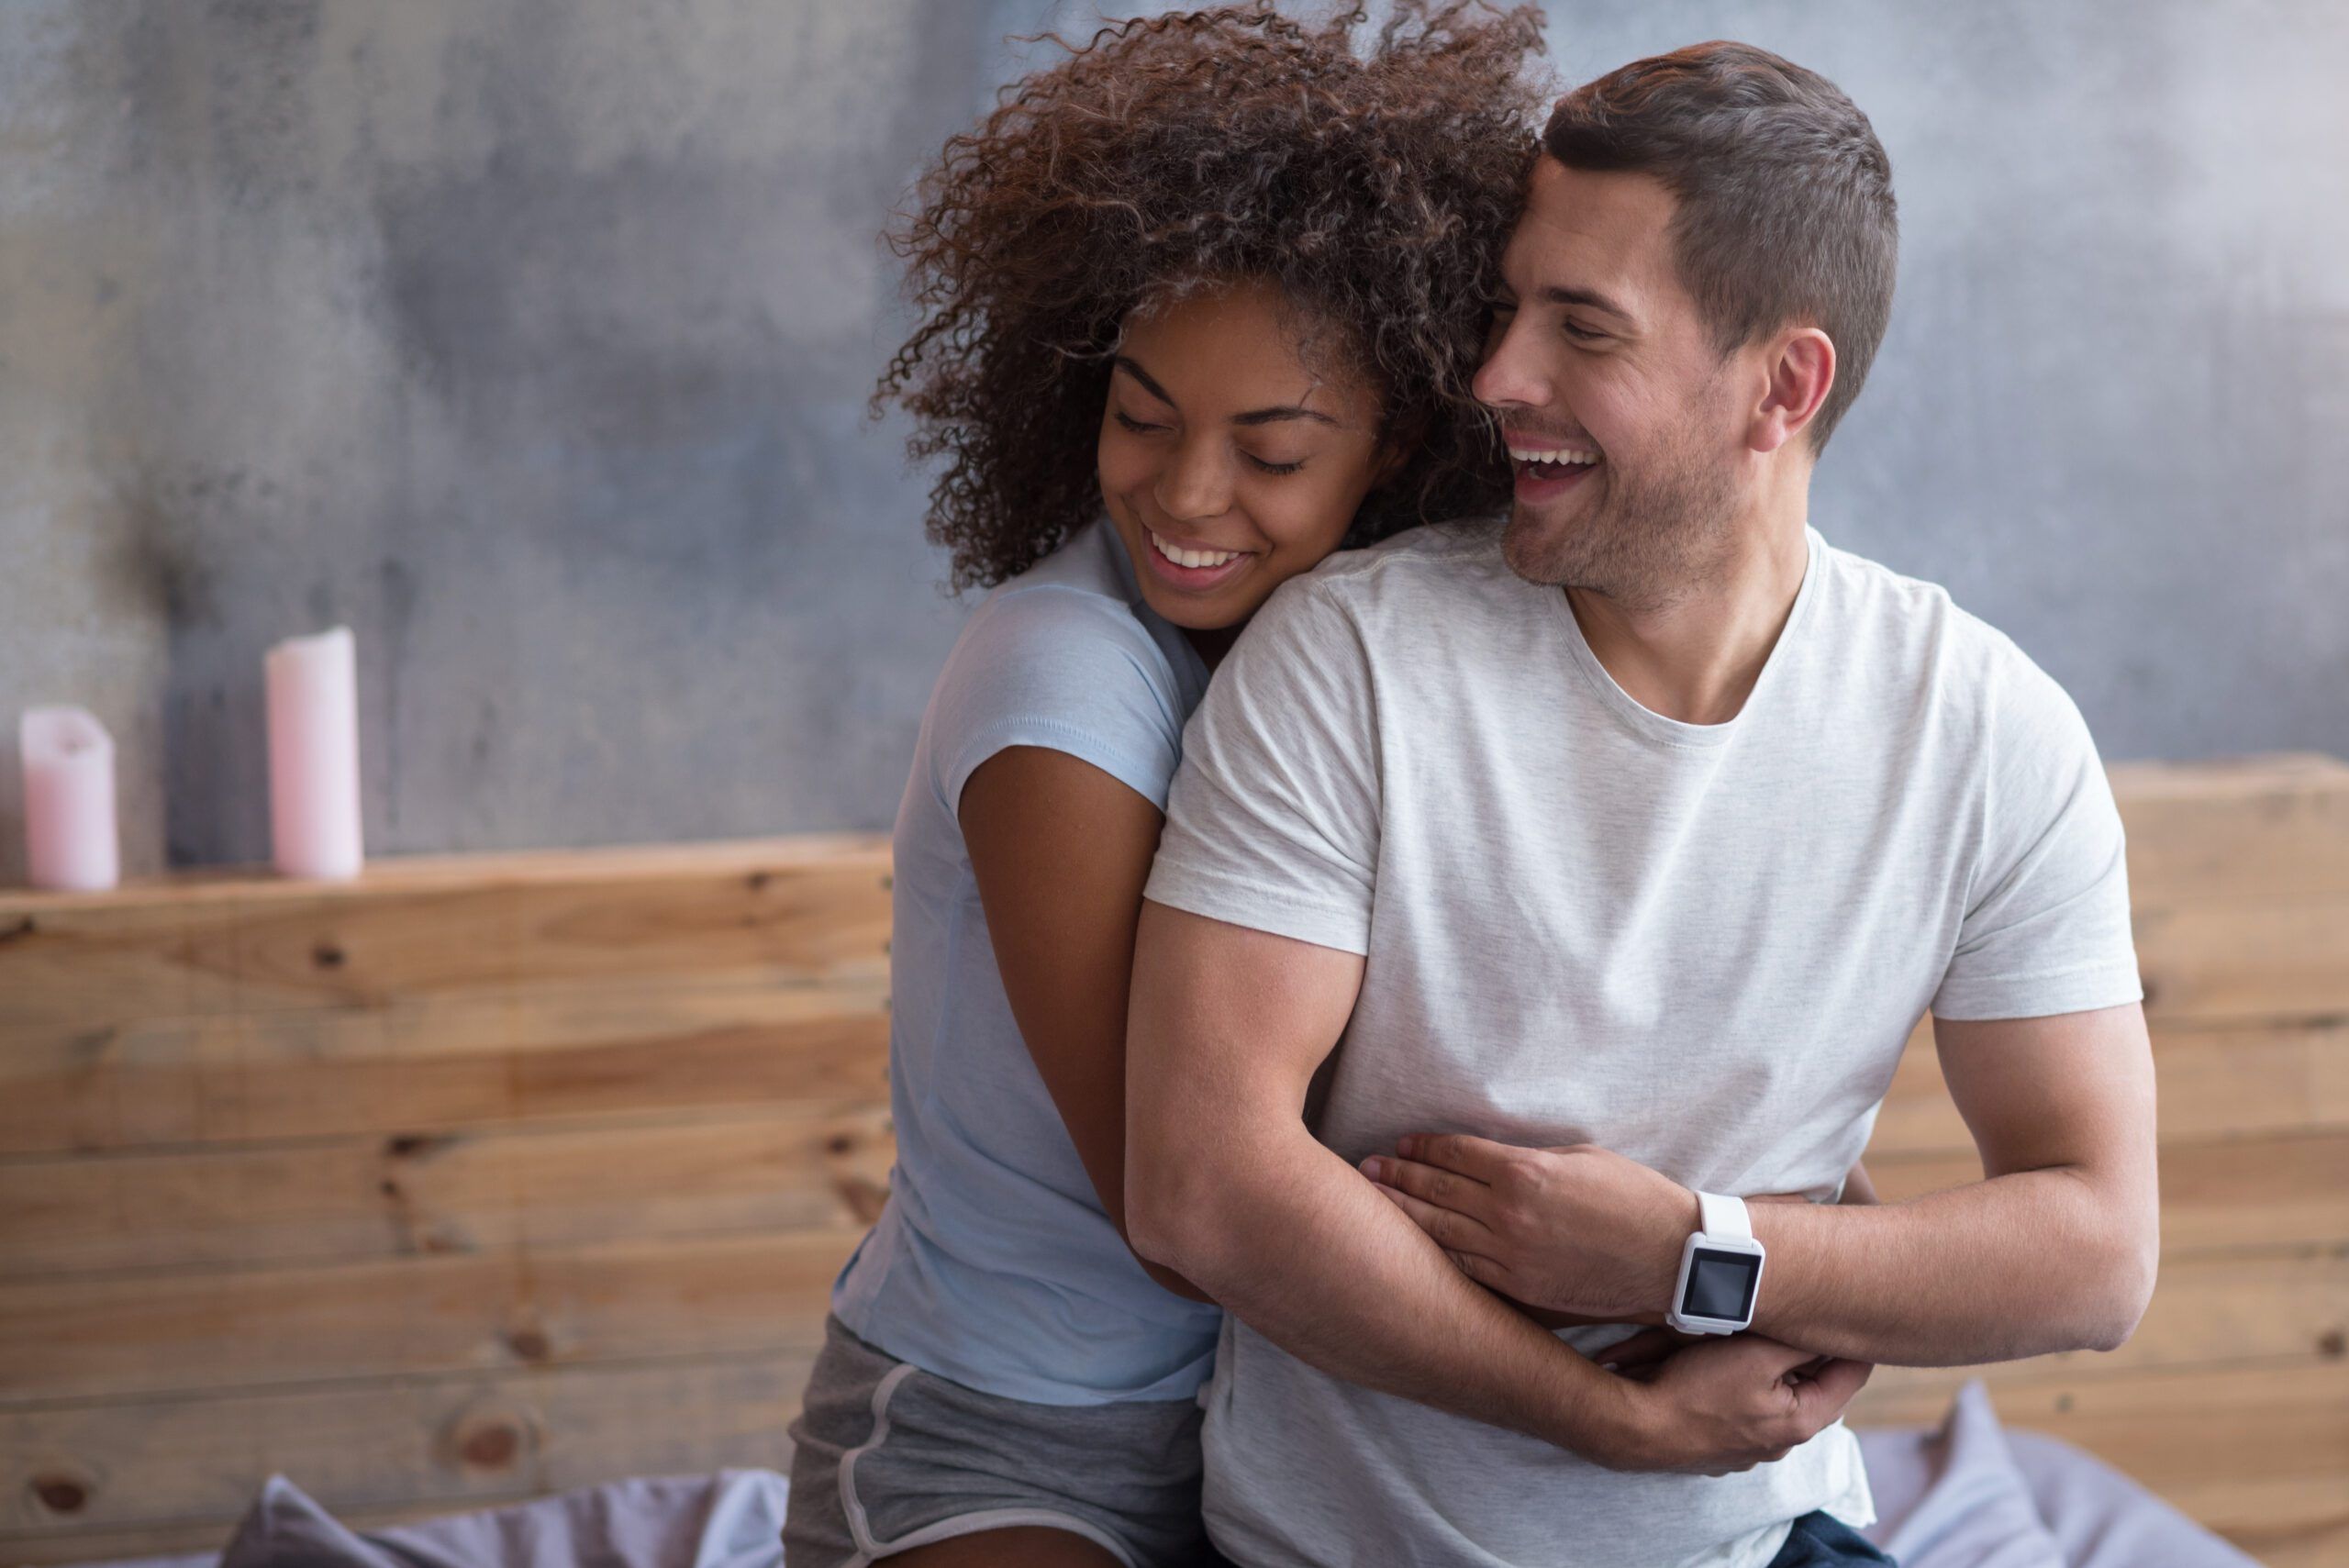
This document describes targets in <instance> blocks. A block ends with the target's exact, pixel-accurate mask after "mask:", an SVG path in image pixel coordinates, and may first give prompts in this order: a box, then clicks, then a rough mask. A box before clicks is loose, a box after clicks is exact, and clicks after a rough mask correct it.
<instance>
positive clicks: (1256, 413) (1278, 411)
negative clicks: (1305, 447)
mask: <svg viewBox="0 0 2349 1568" xmlns="http://www.w3.org/2000/svg"><path fill="white" fill-rule="evenodd" d="M1109 362H1110V363H1111V364H1112V365H1115V366H1116V367H1117V368H1118V369H1119V370H1121V371H1123V372H1125V373H1127V374H1128V375H1130V376H1131V377H1133V378H1134V380H1136V381H1138V382H1140V383H1141V389H1142V390H1143V391H1144V392H1147V393H1149V394H1150V395H1152V397H1155V398H1157V399H1158V400H1159V401H1160V402H1161V403H1163V404H1164V405H1166V406H1168V407H1169V408H1180V407H1182V405H1181V404H1179V403H1177V402H1175V399H1174V398H1172V397H1170V396H1168V395H1167V393H1166V389H1165V388H1164V387H1163V386H1161V385H1159V384H1158V381H1157V378H1156V377H1154V376H1152V374H1151V373H1149V372H1148V371H1146V370H1144V369H1142V368H1141V366H1140V365H1138V364H1136V363H1134V361H1132V360H1131V359H1130V358H1128V357H1127V356H1126V355H1124V354H1116V355H1113V356H1111V358H1110V361H1109ZM1284 419H1319V421H1321V423H1323V424H1324V425H1332V426H1339V427H1340V428H1343V427H1342V425H1341V421H1339V420H1336V419H1332V418H1331V417H1330V416H1328V415H1327V414H1324V413H1322V412H1321V410H1319V408H1308V407H1306V406H1304V405H1302V404H1298V403H1286V404H1282V405H1280V406H1277V407H1274V408H1252V409H1250V410H1249V411H1248V412H1247V413H1245V414H1234V415H1233V416H1232V417H1231V422H1232V423H1233V424H1235V425H1241V426H1255V425H1273V424H1277V423H1279V422H1280V421H1281V420H1284Z"/></svg>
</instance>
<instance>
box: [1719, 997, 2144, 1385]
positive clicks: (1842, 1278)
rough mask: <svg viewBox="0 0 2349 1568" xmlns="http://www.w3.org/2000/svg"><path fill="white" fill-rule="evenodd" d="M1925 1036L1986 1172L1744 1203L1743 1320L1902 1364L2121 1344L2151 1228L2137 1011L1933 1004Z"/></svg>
mask: <svg viewBox="0 0 2349 1568" xmlns="http://www.w3.org/2000/svg"><path fill="white" fill-rule="evenodd" d="M1933 1040H1934V1046H1935V1049H1936V1051H1938V1052H1939V1054H1940V1056H1941V1062H1942V1073H1943V1077H1944V1078H1945V1079H1946V1080H1947V1081H1948V1083H1949V1089H1950V1096H1951V1098H1952V1099H1954V1101H1955V1102H1956V1103H1957V1108H1958V1112H1959V1114H1960V1115H1962V1116H1963V1117H1964V1118H1965V1125H1966V1126H1967V1128H1969V1129H1971V1130H1972V1131H1973V1134H1974V1140H1975V1144H1976V1147H1977V1148H1978V1149H1979V1150H1980V1151H1981V1154H1982V1169H1983V1173H1984V1179H1983V1180H1982V1181H1979V1182H1976V1183H1972V1184H1967V1185H1965V1186H1959V1187H1952V1188H1948V1189H1946V1190H1944V1191H1942V1192H1937V1193H1929V1194H1927V1195H1924V1196H1922V1197H1918V1198H1911V1199H1909V1201H1907V1202H1905V1203H1896V1204H1884V1205H1876V1206H1857V1207H1852V1206H1824V1205H1807V1204H1767V1205H1755V1206H1753V1207H1752V1209H1751V1212H1752V1214H1753V1231H1754V1234H1755V1235H1756V1236H1757V1237H1759V1238H1760V1239H1761V1240H1762V1243H1763V1245H1764V1246H1765V1248H1767V1249H1768V1251H1769V1262H1768V1263H1767V1264H1766V1265H1765V1270H1764V1289H1763V1291H1762V1293H1761V1299H1760V1301H1759V1302H1757V1303H1756V1307H1757V1311H1756V1313H1755V1316H1754V1320H1753V1327H1754V1328H1755V1329H1756V1330H1758V1331H1759V1332H1762V1333H1765V1334H1768V1335H1770V1336H1771V1337H1772V1338H1774V1339H1781V1340H1787V1342H1789V1343H1791V1344H1798V1345H1801V1346H1803V1347H1805V1348H1806V1349H1809V1350H1815V1351H1820V1352H1821V1353H1823V1354H1831V1355H1839V1356H1851V1357H1854V1358H1856V1359H1860V1360H1865V1361H1873V1362H1881V1363H1885V1364H1889V1365H1906V1366H1958V1365H1966V1364H1971V1363H1974V1362H1992V1361H2008V1360H2013V1359H2016V1358H2019V1357H2022V1356H2034V1355H2043V1354H2046V1353H2048V1352H2050V1351H2066V1350H2080V1349H2096V1350H2112V1349H2114V1348H2116V1347H2118V1346H2119V1345H2121V1343H2122V1342H2123V1341H2125V1340H2127V1339H2128V1338H2129V1336H2130V1334H2131V1333H2132V1331H2133V1330H2134V1329H2135V1328H2136V1325H2137V1321H2138V1319H2139V1318H2142V1317H2143V1314H2144V1310H2145V1306H2146V1303H2147V1301H2148V1300H2150V1299H2151V1297H2152V1295H2153V1288H2154V1273H2155V1271H2156V1268H2157V1266H2158V1259H2159V1256H2160V1245H2161V1229H2160V1200H2159V1191H2158V1185H2157V1178H2156V1173H2155V1165H2154V1063H2153V1048H2152V1044H2151V1042H2150V1041H2149V1040H2147V1038H2146V1034H2145V1018H2144V1012H2143V1009H2142V1008H2141V1007H2140V1006H2138V1005H2137V1004H2136V1003H2133V1002H2132V1003H2130V1004H2128V1005H2127V1006H2119V1007H2104V1008H2099V1009H2097V1010H2095V1011H2092V1012H2085V1013H2065V1014H2059V1015H2056V1016H2054V1017H2051V1018H2000V1019H1994V1020H1987V1021H1962V1020H1958V1019H1950V1018H1937V1019H1935V1020H1934V1022H1933ZM1692 1208H1693V1200H1692ZM1692 1223H1693V1217H1692Z"/></svg>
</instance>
